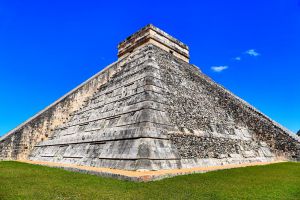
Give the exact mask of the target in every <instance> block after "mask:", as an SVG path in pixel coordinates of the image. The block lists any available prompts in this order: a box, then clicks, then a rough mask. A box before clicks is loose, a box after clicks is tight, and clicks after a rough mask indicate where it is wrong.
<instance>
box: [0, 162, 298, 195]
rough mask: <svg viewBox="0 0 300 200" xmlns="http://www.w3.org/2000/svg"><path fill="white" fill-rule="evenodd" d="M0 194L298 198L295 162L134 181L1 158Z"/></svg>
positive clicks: (296, 165) (296, 164)
mask: <svg viewBox="0 0 300 200" xmlns="http://www.w3.org/2000/svg"><path fill="white" fill-rule="evenodd" d="M0 199H1V200H4V199H39V200H41V199H51V200H52V199H72V200H75V199H123V200H125V199H139V200H140V199H230V200H231V199H251V200H252V199H272V200H273V199H285V200H286V199H300V163H279V164H273V165H267V166H255V167H246V168H239V169H230V170H222V171H215V172H209V173H206V174H194V175H186V176H178V177H175V178H170V179H164V180H162V181H156V182H149V183H133V182H128V181H119V180H114V179H109V178H102V177H97V176H92V175H86V174H80V173H74V172H69V171H64V170H61V169H55V168H49V167H43V166H36V165H30V164H25V163H18V162H0Z"/></svg>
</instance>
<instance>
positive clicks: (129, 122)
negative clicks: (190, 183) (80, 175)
mask: <svg viewBox="0 0 300 200" xmlns="http://www.w3.org/2000/svg"><path fill="white" fill-rule="evenodd" d="M118 56H119V59H118V61H117V62H115V63H113V64H111V65H110V66H108V67H107V68H105V69H104V70H103V71H101V72H99V73H98V74H96V75H95V76H94V77H92V78H91V79H89V80H88V81H86V82H85V83H83V84H82V85H80V86H79V87H77V88H76V89H74V90H73V91H71V92H70V93H68V94H67V95H66V96H64V97H62V98H61V99H59V100H58V101H57V102H55V103H54V104H52V105H50V106H49V107H48V108H46V109H45V110H43V111H41V112H40V113H38V114H37V115H36V116H34V117H33V118H31V119H29V120H28V121H26V122H25V123H23V124H21V125H20V126H19V127H17V128H16V129H14V130H12V131H11V132H9V133H8V134H6V135H5V136H4V137H2V138H1V140H0V159H3V160H17V159H29V160H33V161H47V162H53V163H65V164H76V165H83V166H92V167H106V168H114V169H125V170H160V169H181V168H192V167H199V166H200V167H201V166H216V165H226V164H240V163H252V162H253V163H256V162H269V161H276V160H293V161H297V160H300V139H299V137H297V136H296V135H295V134H293V133H291V132H290V131H288V130H287V129H285V128H284V127H282V126H281V125H279V124H277V123H276V122H274V121H272V120H271V119H270V118H268V117H267V116H265V115H264V114H262V113H261V112H259V111H258V110H256V109H255V108H253V107H252V106H251V105H249V104H248V103H246V102H245V101H243V100H242V99H240V98H238V97H237V96H235V95H234V94H232V93H230V92H229V91H228V90H226V89H225V88H223V87H222V86H220V85H218V84H216V83H215V82H214V81H213V80H211V79H210V78H209V77H207V76H206V75H205V74H203V73H202V72H201V71H200V70H199V69H198V68H197V67H196V66H194V65H191V64H189V48H188V47H187V46H186V45H185V44H183V43H182V42H180V41H178V40H177V39H175V38H173V37H172V36H170V35H168V34H167V33H165V32H163V31H161V30H160V29H158V28H156V27H154V26H153V25H148V26H146V27H145V28H143V29H141V30H140V31H138V32H137V33H135V34H133V35H132V36H130V37H129V38H127V39H126V40H125V41H124V42H122V43H120V44H119V52H118Z"/></svg>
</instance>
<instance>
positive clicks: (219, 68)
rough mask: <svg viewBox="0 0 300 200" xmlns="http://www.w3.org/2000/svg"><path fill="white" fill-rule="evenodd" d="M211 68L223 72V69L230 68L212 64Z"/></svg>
mask: <svg viewBox="0 0 300 200" xmlns="http://www.w3.org/2000/svg"><path fill="white" fill-rule="evenodd" d="M211 69H212V70H213V71H214V72H222V71H224V70H225V69H228V66H212V67H211Z"/></svg>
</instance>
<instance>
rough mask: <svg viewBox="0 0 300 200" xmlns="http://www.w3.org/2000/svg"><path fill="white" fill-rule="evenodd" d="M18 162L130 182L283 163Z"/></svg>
mask: <svg viewBox="0 0 300 200" xmlns="http://www.w3.org/2000/svg"><path fill="white" fill-rule="evenodd" d="M18 162H23V163H28V164H34V165H43V166H48V167H55V168H63V169H66V170H70V171H75V172H82V173H88V174H94V175H100V176H106V177H113V178H117V179H123V180H124V179H125V180H131V181H139V182H147V181H152V180H160V179H163V178H167V177H173V176H177V175H184V174H193V173H205V172H209V171H216V170H222V169H231V168H239V167H248V166H257V165H268V164H273V163H280V162H285V161H275V162H255V163H245V164H238V165H233V164H232V165H224V166H211V167H197V168H189V169H170V170H158V171H128V170H120V169H110V168H101V167H89V166H79V165H73V164H62V163H52V162H38V161H30V160H18Z"/></svg>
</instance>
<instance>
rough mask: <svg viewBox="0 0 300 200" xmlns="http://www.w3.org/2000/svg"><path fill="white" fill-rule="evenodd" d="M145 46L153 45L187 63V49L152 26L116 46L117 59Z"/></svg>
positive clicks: (188, 57)
mask: <svg viewBox="0 0 300 200" xmlns="http://www.w3.org/2000/svg"><path fill="white" fill-rule="evenodd" d="M147 44H153V45H155V46H157V47H160V48H161V49H163V50H165V51H168V52H170V53H172V54H173V55H174V56H176V57H177V58H180V59H182V60H184V61H186V62H189V59H190V56H189V47H188V46H187V45H185V44H184V43H182V42H180V41H179V40H177V39H175V38H174V37H172V36H170V35H169V34H167V33H166V32H164V31H162V30H160V29H159V28H157V27H155V26H153V25H152V24H149V25H147V26H145V27H144V28H142V29H140V30H139V31H138V32H136V33H134V34H133V35H131V36H129V37H128V38H127V39H126V40H124V41H122V42H121V43H120V44H119V45H118V58H119V59H122V58H124V57H126V56H128V55H129V54H131V53H132V52H134V51H135V50H136V49H137V48H140V47H141V46H145V45H147Z"/></svg>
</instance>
